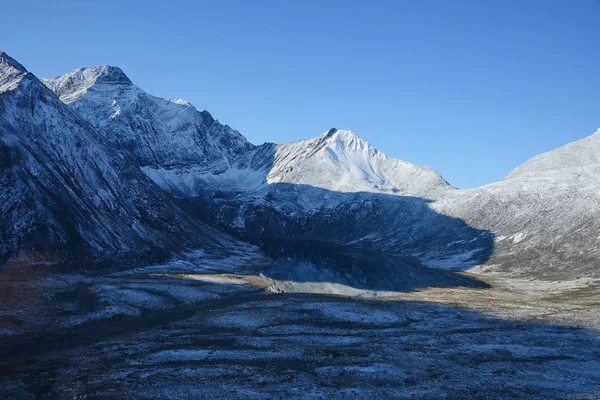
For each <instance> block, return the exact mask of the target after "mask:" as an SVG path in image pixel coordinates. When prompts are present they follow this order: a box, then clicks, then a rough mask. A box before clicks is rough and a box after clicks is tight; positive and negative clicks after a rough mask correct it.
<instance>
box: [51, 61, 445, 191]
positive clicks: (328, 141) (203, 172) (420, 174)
mask: <svg viewBox="0 0 600 400" xmlns="http://www.w3.org/2000/svg"><path fill="white" fill-rule="evenodd" d="M43 82H44V83H45V84H46V85H47V86H48V87H49V88H50V89H52V90H53V91H54V92H55V93H56V94H57V95H58V96H59V97H60V99H61V100H63V101H64V102H65V103H66V104H68V105H70V106H71V107H72V108H73V109H75V110H76V111H77V112H78V113H79V114H80V115H81V116H82V117H83V118H84V119H86V120H87V121H88V122H90V123H91V124H92V125H94V126H95V127H96V128H97V129H98V130H99V131H100V132H101V133H102V134H103V135H105V137H106V138H107V139H108V140H109V141H111V142H112V143H115V144H118V145H121V146H123V147H125V148H127V149H129V150H131V152H132V153H133V154H134V155H135V156H136V158H137V159H138V162H139V163H140V164H141V165H142V166H143V167H144V171H145V172H146V173H147V174H148V176H150V177H151V178H152V179H153V180H154V181H155V182H156V183H158V184H159V185H160V186H161V187H163V188H164V189H166V190H168V191H169V192H171V193H173V194H177V195H183V196H195V195H198V194H199V193H200V192H202V191H203V190H206V187H207V186H211V185H217V186H219V187H220V188H221V189H226V190H232V191H249V190H255V189H258V188H260V187H261V186H262V185H264V184H270V183H284V182H285V183H293V184H304V185H311V186H314V187H318V188H323V189H328V190H333V191H342V192H359V191H365V192H380V193H392V194H393V193H398V194H402V195H409V196H421V197H426V198H433V197H436V196H437V195H439V194H440V193H442V192H443V191H445V190H447V189H449V188H450V187H449V185H448V184H447V182H446V181H444V179H443V178H442V177H441V176H440V175H439V174H438V173H437V172H435V171H433V170H431V169H430V168H427V167H423V166H417V165H414V164H410V163H407V162H403V161H400V160H395V159H392V158H389V157H387V156H386V155H385V154H384V153H381V152H379V151H377V150H375V149H374V148H373V147H372V146H371V145H370V144H369V143H367V142H365V141H364V140H362V139H361V138H360V137H358V135H356V134H355V133H353V132H350V131H342V130H340V131H338V130H336V129H331V130H329V131H327V132H326V133H325V134H323V135H321V136H319V137H317V138H315V139H311V140H303V141H299V142H294V143H288V144H281V145H277V146H276V145H273V144H264V145H262V146H254V145H251V144H250V143H248V142H247V141H246V139H245V138H244V137H243V136H241V135H240V134H239V133H238V132H237V131H234V130H233V129H231V128H229V127H228V126H226V125H222V124H220V123H219V122H218V121H216V120H215V119H214V118H212V116H211V115H210V114H209V113H208V112H206V111H203V112H198V111H197V110H196V109H195V108H194V107H193V106H191V105H190V104H189V103H188V102H187V101H185V100H182V99H173V100H170V101H167V100H164V99H160V98H157V97H154V96H151V95H149V94H147V93H146V92H144V91H143V90H141V89H140V88H138V87H137V86H135V85H134V84H133V83H132V82H131V80H130V79H129V78H128V77H127V76H126V75H125V74H124V73H123V71H121V70H120V69H119V68H117V67H110V66H103V67H97V68H81V69H78V70H75V71H73V72H70V73H68V74H65V75H63V76H61V77H57V78H52V79H44V80H43Z"/></svg>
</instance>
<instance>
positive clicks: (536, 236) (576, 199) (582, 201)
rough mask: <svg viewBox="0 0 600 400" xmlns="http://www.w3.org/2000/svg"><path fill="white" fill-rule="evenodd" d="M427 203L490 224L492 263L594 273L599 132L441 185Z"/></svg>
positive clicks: (521, 269)
mask: <svg viewBox="0 0 600 400" xmlns="http://www.w3.org/2000/svg"><path fill="white" fill-rule="evenodd" d="M432 208H433V209H434V210H436V211H438V212H441V213H444V214H447V215H450V216H453V217H458V218H461V219H464V220H465V221H466V222H467V223H469V224H470V225H472V226H474V227H476V228H480V229H487V230H490V231H492V232H493V233H494V234H495V235H496V245H495V250H494V256H493V257H492V259H491V260H490V264H493V269H497V270H500V271H507V272H512V273H516V274H519V275H526V276H534V277H544V278H547V279H567V278H573V277H578V276H589V275H594V276H598V277H600V132H596V133H595V134H594V135H592V136H589V137H587V138H584V139H582V140H579V141H576V142H573V143H569V144H567V145H565V146H562V147H560V148H558V149H556V150H553V151H550V152H548V153H544V154H541V155H539V156H536V157H534V158H532V159H531V160H529V161H527V162H525V163H524V164H522V165H521V166H519V167H517V168H516V169H515V170H514V171H512V172H511V173H510V174H509V175H508V176H507V177H505V178H504V179H502V180H501V181H499V182H496V183H493V184H491V185H487V186H483V187H480V188H476V189H471V190H463V191H456V192H454V193H447V194H446V196H444V197H443V198H442V199H440V200H439V201H438V202H436V203H434V204H433V206H432Z"/></svg>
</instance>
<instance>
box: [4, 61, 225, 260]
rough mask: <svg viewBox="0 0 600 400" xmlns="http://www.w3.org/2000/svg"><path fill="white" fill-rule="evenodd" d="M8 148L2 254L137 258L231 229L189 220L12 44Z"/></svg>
mask: <svg viewBox="0 0 600 400" xmlns="http://www.w3.org/2000/svg"><path fill="white" fill-rule="evenodd" d="M0 155H1V157H0V216H1V217H2V218H0V235H1V236H0V237H1V240H0V262H1V263H6V262H8V261H16V260H19V259H21V260H25V261H27V262H44V263H63V262H69V263H79V264H84V265H92V264H94V265H97V264H101V263H108V264H109V265H116V264H127V265H132V264H133V265H136V264H142V263H145V262H152V261H156V260H159V259H164V258H165V257H167V256H168V255H169V254H170V253H172V252H174V251H179V250H183V249H191V248H198V247H201V246H211V245H216V244H217V242H218V241H219V240H220V237H225V236H224V235H222V234H220V233H219V232H218V231H216V230H214V229H212V228H210V227H208V226H206V225H204V224H201V223H199V222H194V221H191V220H190V219H189V218H188V217H187V216H186V215H185V214H184V213H183V212H182V211H181V210H179V209H178V208H177V207H176V206H175V205H174V204H173V202H172V201H171V199H170V197H169V196H168V195H167V194H165V193H164V192H162V191H161V190H159V189H158V188H157V187H156V186H155V185H154V184H153V183H152V181H150V180H149V179H148V178H147V177H146V176H145V175H144V174H143V173H142V172H141V171H140V169H139V165H137V164H136V162H135V160H134V159H133V157H131V155H130V154H129V153H128V152H126V151H123V152H119V151H118V150H116V149H115V148H114V147H111V146H110V144H108V143H107V142H106V141H105V140H104V139H103V138H102V136H101V135H99V134H98V132H97V131H96V130H95V129H94V128H93V127H92V126H91V125H90V124H89V123H87V122H86V121H84V120H83V119H82V118H81V117H80V116H79V115H78V114H77V113H76V112H74V111H73V110H72V109H71V108H69V107H67V106H66V105H65V104H64V103H62V102H61V101H60V100H59V99H58V97H57V96H56V95H55V94H54V93H53V92H52V91H50V90H49V89H48V88H47V87H46V86H45V85H44V84H42V82H41V81H40V80H38V78H36V77H35V76H34V75H33V74H31V73H30V72H28V71H27V70H26V69H25V68H24V67H23V66H22V65H21V64H19V63H18V62H17V61H15V60H14V59H12V58H11V57H9V56H8V55H7V54H5V53H0ZM220 235H221V236H220Z"/></svg>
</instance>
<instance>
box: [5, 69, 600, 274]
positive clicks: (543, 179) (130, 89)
mask: <svg viewBox="0 0 600 400" xmlns="http://www.w3.org/2000/svg"><path fill="white" fill-rule="evenodd" d="M13 69H14V67H13ZM17 70H18V69H17ZM23 73H24V72H23ZM25 74H26V73H25ZM17 75H19V72H14V70H11V69H9V68H4V70H3V75H2V77H3V80H2V86H0V87H2V90H3V101H4V102H5V103H6V99H8V98H10V96H7V95H6V94H5V93H13V92H18V93H20V97H24V96H23V94H22V93H21V92H23V89H22V88H21V89H19V90H16V89H15V88H16V87H17V86H18V85H17V83H18V81H19V80H18V79H17V80H15V76H17ZM26 75H27V74H26ZM27 76H31V75H30V74H28V75H27ZM31 79H33V78H31ZM15 82H17V83H15ZM35 82H38V83H39V81H37V80H35ZM43 82H44V84H45V85H46V86H47V87H48V88H50V89H52V90H53V91H54V92H55V93H56V95H58V96H59V98H60V99H61V100H62V101H63V102H64V104H62V105H60V106H57V105H55V103H56V102H58V99H57V98H56V97H53V96H50V95H49V94H46V95H45V96H42V97H41V98H37V97H33V99H32V98H31V96H30V97H29V100H26V101H23V100H19V101H18V104H20V105H21V104H26V103H27V104H30V103H31V104H34V106H33V107H34V113H33V115H34V116H35V112H39V110H38V111H36V110H37V108H36V107H35V105H37V103H41V106H40V107H38V108H39V109H42V110H43V109H44V107H48V104H51V105H52V110H53V111H52V112H54V113H57V111H54V110H56V109H58V110H59V111H58V114H60V118H59V117H56V118H55V120H56V122H52V123H50V122H48V121H54V120H53V119H52V117H50V116H43V117H37V119H35V118H34V120H28V118H29V116H28V114H27V112H25V111H23V110H26V109H27V108H26V107H25V106H19V107H21V108H22V109H19V110H17V111H18V112H16V111H15V112H12V111H11V112H8V111H5V112H4V114H3V115H4V120H2V122H3V124H4V125H5V126H7V127H10V129H7V128H5V129H4V130H5V131H6V132H11V131H14V132H21V131H27V132H31V131H32V129H31V126H35V127H37V126H39V125H43V126H44V129H47V130H53V129H56V130H57V132H58V131H60V132H62V130H65V129H67V130H68V129H71V133H69V134H72V132H76V131H77V129H80V130H83V131H85V132H87V135H88V136H89V137H91V138H92V139H87V140H88V142H90V143H97V147H99V148H101V149H104V150H103V151H105V152H106V153H107V154H109V155H108V156H106V157H108V158H109V159H110V160H112V158H111V157H113V158H115V157H114V155H115V154H116V155H118V157H116V158H117V159H116V161H110V160H109V161H108V162H107V164H108V165H109V166H113V165H123V167H122V168H123V169H126V170H127V171H131V172H130V175H127V179H134V180H135V181H136V182H146V183H145V184H144V185H143V186H144V188H147V190H148V191H154V192H155V193H154V194H155V196H156V197H153V199H157V200H156V201H157V202H159V203H161V204H163V205H164V204H167V205H168V206H164V207H166V208H167V209H169V210H171V212H172V213H175V214H177V213H178V212H180V211H178V208H177V207H185V209H186V210H187V212H189V213H191V215H188V216H186V218H187V219H188V222H187V223H192V224H196V223H197V224H201V222H198V221H203V222H207V223H209V224H210V225H212V226H213V227H217V228H218V229H220V230H223V231H226V232H229V233H234V234H236V235H237V236H238V237H240V238H242V239H244V240H247V241H250V242H252V243H255V244H258V245H260V246H261V247H262V248H263V250H264V251H265V252H267V253H268V254H269V255H271V256H272V257H274V258H276V259H283V258H289V257H292V258H303V259H305V260H306V259H308V260H309V261H311V262H313V263H315V264H319V265H325V266H323V268H332V269H333V270H334V271H336V272H335V274H337V275H338V276H342V275H344V274H346V278H348V279H349V280H350V281H355V282H357V281H360V280H361V279H362V280H369V279H374V278H373V271H379V270H378V268H382V267H381V266H382V265H386V267H385V268H386V270H385V271H383V270H381V271H380V272H382V274H384V275H386V274H387V275H389V274H392V275H393V274H399V275H398V276H400V277H402V278H401V280H402V279H413V280H414V281H416V282H417V281H420V282H425V281H428V279H429V281H431V279H432V277H433V276H434V275H435V274H436V273H434V272H431V271H430V270H429V269H427V267H442V268H445V269H451V270H464V269H467V268H471V267H473V266H476V265H479V264H483V263H485V265H484V267H483V269H485V268H488V269H492V270H502V271H511V272H515V273H516V272H520V273H522V274H524V275H529V276H536V277H540V276H541V277H546V276H547V277H562V278H565V277H568V276H572V275H573V274H575V275H576V274H589V273H591V272H590V271H592V272H593V271H597V270H598V262H597V260H598V258H599V257H598V256H599V255H600V253H599V244H598V242H599V239H598V235H597V233H596V232H597V231H598V228H600V218H598V217H597V216H598V215H600V214H599V213H598V206H597V204H600V203H599V201H598V200H600V199H599V197H600V190H598V189H600V188H599V181H598V179H597V178H596V177H597V176H598V174H597V173H598V172H599V167H598V165H599V164H598V159H599V158H600V157H599V155H600V145H599V143H600V134H598V133H597V134H595V135H593V136H591V137H589V138H586V139H583V140H582V141H579V142H575V143H572V144H569V145H567V146H564V147H562V148H560V149H557V150H555V151H553V152H549V153H546V154H543V155H540V156H538V157H535V158H533V159H532V160H530V161H528V162H527V163H525V164H523V165H522V166H520V167H518V168H517V169H515V170H514V171H513V172H512V173H511V174H509V175H508V176H507V177H506V178H505V179H503V180H502V181H500V182H497V183H494V184H491V185H487V186H484V187H481V188H477V189H471V190H457V189H455V188H453V187H452V186H450V185H449V184H448V183H447V182H446V181H445V180H444V179H443V178H442V177H441V176H440V175H439V174H438V173H437V172H435V171H433V170H431V169H430V168H427V167H424V166H418V165H414V164H411V163H407V162H404V161H401V160H396V159H393V158H390V157H388V156H386V155H385V154H384V153H382V152H380V151H378V150H376V149H374V148H373V147H372V146H371V145H370V144H369V143H368V142H366V141H364V140H363V139H361V138H360V137H359V136H358V135H356V134H355V133H353V132H351V131H345V130H337V129H330V130H328V131H327V132H325V133H324V134H322V135H321V136H318V137H315V138H313V139H309V140H302V141H298V142H294V143H287V144H279V145H276V144H272V143H266V144H263V145H260V146H255V145H253V144H251V143H249V142H248V141H247V140H246V139H245V138H244V137H243V136H242V135H240V134H239V133H238V132H237V131H235V130H233V129H231V128H229V127H228V126H226V125H223V124H221V123H219V122H218V121H217V120H215V119H214V118H213V117H212V116H211V115H210V114H209V113H208V112H206V111H202V112H200V111H198V110H196V109H195V108H194V107H193V106H192V105H190V104H189V103H188V102H187V101H185V100H182V99H172V100H164V99H160V98H157V97H154V96H151V95H149V94H147V93H146V92H144V91H143V90H142V89H140V88H138V87H137V86H135V85H134V84H133V83H132V82H131V80H130V79H129V78H128V77H127V76H126V75H125V74H124V73H123V71H121V70H120V69H119V68H117V67H108V66H104V67H97V68H82V69H78V70H76V71H73V72H71V73H68V74H66V75H64V76H61V77H57V78H52V79H44V80H43ZM38 92H40V93H41V92H43V90H42V89H38ZM48 93H49V92H48ZM12 96H15V97H17V96H16V95H14V94H13V95H12ZM48 99H51V100H48ZM15 101H16V100H15ZM28 102H29V103H28ZM7 104H8V103H7ZM3 107H4V110H8V108H7V105H4V104H3ZM14 107H16V106H14ZM19 107H17V108H19ZM23 107H25V108H23ZM69 109H70V110H71V111H67V110H69ZM19 113H24V114H23V115H22V116H21V117H17V118H15V117H14V116H15V115H20V114H19ZM7 116H10V118H11V119H10V121H9V122H10V123H7V122H6V121H7V120H6V118H7ZM29 119H30V118H29ZM64 120H66V121H67V122H65V121H64ZM15 121H16V122H15ZM84 121H86V122H87V124H86V122H84ZM67 123H71V124H74V125H77V126H78V128H77V129H75V128H65V127H64V126H63V125H64V124H67ZM36 129H37V128H36ZM23 137H25V136H23ZM10 140H12V139H10V136H9V135H8V134H6V133H5V134H4V136H3V143H12V142H11V141H10ZM53 140H56V139H55V138H53ZM61 140H65V141H66V142H68V143H77V140H76V139H74V138H69V135H64V137H62V138H61ZM33 142H34V143H35V141H33ZM86 143H87V142H86ZM13 147H14V146H13ZM13 147H10V145H8V144H3V147H2V149H3V150H2V151H3V152H4V153H6V154H13V153H11V152H14V151H13V150H12V149H13ZM71 147H73V146H69V145H68V144H62V145H61V146H59V150H57V151H58V152H59V153H60V152H62V151H65V150H64V149H69V151H71V152H74V151H79V152H82V151H86V152H90V151H92V149H94V148H95V147H94V146H92V145H85V146H82V147H83V150H82V149H81V147H77V146H74V148H75V149H78V150H71ZM107 149H108V150H107ZM117 149H118V150H117ZM45 151H49V150H48V149H39V152H40V153H41V154H44V152H45ZM37 152H38V150H37V149H36V151H35V152H34V153H36V154H37ZM113 152H114V154H113ZM110 154H112V155H110ZM11 157H12V156H11ZM70 157H72V156H70ZM13 158H14V157H13ZM72 158H73V157H72ZM86 159H87V158H86ZM91 159H93V160H96V159H98V160H102V157H100V158H98V157H92V158H91ZM77 160H79V159H77ZM45 162H46V161H44V162H40V165H41V164H44V163H45ZM78 162H79V161H78ZM88 162H91V161H88ZM111 163H112V164H111ZM119 163H121V164H119ZM50 164H51V162H50ZM3 165H7V163H6V162H4V164H3ZM4 168H7V167H6V166H5V167H4ZM99 168H100V170H102V171H103V173H106V172H105V171H107V170H108V169H107V168H108V167H104V164H102V165H101V166H100V167H99ZM81 169H85V170H86V171H87V170H88V167H87V166H86V167H85V168H84V167H81ZM63 170H64V171H67V172H68V173H67V174H66V176H69V177H70V176H71V175H72V174H73V171H75V172H77V169H75V170H74V169H73V167H71V166H68V167H64V168H63ZM134 170H135V172H133V171H134ZM140 170H141V171H140ZM141 172H143V174H142V173H141ZM63 174H65V172H63ZM115 174H116V175H117V176H118V179H117V178H115V181H118V182H119V184H120V185H124V186H127V188H129V187H130V185H129V183H128V182H129V181H128V180H127V179H126V178H120V177H119V176H120V175H119V172H118V171H117V172H115ZM136 174H137V175H136ZM134 175H135V178H132V177H133V176H134ZM10 176H11V175H10V174H5V175H4V176H3V179H4V181H5V182H8V181H7V179H9V178H7V177H10ZM34 176H35V175H34ZM75 176H77V175H75ZM86 177H87V176H86ZM146 177H147V178H150V180H148V179H147V178H146ZM86 179H87V180H86V184H87V183H88V180H89V182H93V183H94V184H96V185H97V187H98V189H94V190H95V191H99V192H101V193H103V192H102V190H103V186H102V184H99V183H98V182H97V181H95V180H94V179H92V178H86ZM13 180H14V179H13ZM25 181H26V180H25V179H23V182H25ZM151 181H153V182H154V183H155V184H156V185H158V187H160V188H162V189H163V190H164V191H166V192H168V193H169V194H171V196H167V195H165V194H162V193H161V192H160V191H158V190H157V187H156V186H154V185H153V184H151ZM11 182H12V181H11ZM109 182H112V181H109ZM123 182H125V183H123ZM22 184H23V185H25V183H22ZM5 185H7V184H5ZM63 185H64V184H63ZM81 185H82V187H84V188H85V187H86V186H85V184H84V183H81ZM115 185H116V183H115ZM6 187H8V185H7V186H6ZM122 190H125V189H122V188H118V190H116V189H113V190H112V192H115V193H119V194H120V193H121V192H122ZM95 191H93V190H92V189H90V191H89V193H87V192H86V193H84V194H82V195H81V196H83V197H84V198H85V199H84V200H85V201H88V202H89V201H92V200H90V199H93V201H96V202H98V201H100V200H102V199H103V197H102V196H103V195H98V193H96V192H95ZM106 191H107V192H111V191H110V190H108V189H106ZM5 193H8V192H6V191H5ZM75 193H76V194H77V193H79V191H77V192H75ZM144 193H146V192H144ZM69 195H70V194H68V195H65V196H66V197H67V198H68V197H69ZM5 197H6V198H9V197H10V198H11V199H12V198H15V197H16V195H15V194H14V193H13V194H6V195H5ZM114 197H115V198H119V197H120V195H116V196H114ZM32 198H35V196H33V195H32ZM61 198H62V195H61ZM98 199H100V200H98ZM84 200H81V201H84ZM111 201H112V200H111ZM114 201H116V200H114ZM132 202H133V200H132ZM172 202H176V203H177V204H178V206H175V205H173V203H172ZM34 203H35V201H33V200H32V204H34ZM6 204H11V203H6ZM12 204H16V202H14V201H13V203H12ZM98 204H101V203H98ZM136 204H137V203H136ZM152 206H157V207H158V206H159V205H156V204H155V203H154V202H152ZM10 207H13V208H14V207H15V206H14V205H13V206H9V207H8V208H6V210H3V213H9V210H12V209H13V208H10ZM89 207H90V208H94V211H93V212H95V213H98V214H102V215H104V211H100V210H99V209H98V205H97V204H90V205H89ZM142 208H143V209H146V206H144V207H140V209H142ZM150 208H151V207H150ZM108 210H109V211H107V212H108V213H109V214H110V212H111V211H110V210H111V208H110V207H108ZM138 211H139V210H138ZM10 212H13V211H10ZM22 212H23V213H27V212H29V213H32V212H33V211H32V208H31V207H29V208H27V207H25V208H24V210H23V211H22ZM139 212H140V213H142V211H139ZM165 212H166V211H165ZM89 213H92V211H89ZM40 214H43V215H46V214H48V213H45V212H40ZM15 215H17V214H15ZM169 215H170V216H169V217H168V218H166V219H165V223H167V222H169V223H170V222H171V221H179V219H178V218H179V217H176V216H173V215H171V214H169ZM137 217H138V216H137V215H136V218H133V217H132V219H131V221H130V222H131V223H132V224H133V225H135V224H134V223H133V221H134V220H135V221H137ZM97 218H98V219H100V216H98V217H97ZM142 219H143V218H142ZM18 220H20V219H19V218H17V217H15V218H14V219H13V220H12V221H11V220H10V219H8V221H9V222H7V223H6V224H5V227H3V229H4V231H6V232H8V233H7V234H6V235H7V237H10V238H15V237H24V234H23V233H18V234H13V228H12V227H9V225H11V224H12V225H14V226H15V227H18V226H20V225H19V223H18ZM190 221H191V222H190ZM121 222H122V221H121ZM12 225H11V226H12ZM25 225H26V224H25ZM90 226H91V225H90ZM183 226H185V223H183V224H181V225H178V227H179V228H180V229H186V228H183ZM14 229H16V228H14ZM123 229H125V228H123ZM136 229H137V228H136ZM176 230H177V229H176V228H173V227H171V228H167V231H169V232H174V231H176ZM136 232H138V233H139V231H138V230H136ZM215 232H216V231H215ZM154 233H155V234H157V235H159V234H164V230H163V228H157V230H156V232H154ZM144 234H145V233H144ZM215 234H216V233H215ZM193 236H194V235H188V237H193ZM98 240H100V239H98ZM153 240H154V239H152V240H151V242H152V241H153ZM160 240H162V239H160ZM94 243H95V242H94ZM99 243H100V242H99ZM112 243H113V245H115V243H117V242H115V241H114V240H113V242H112ZM103 246H105V243H104V242H101V244H100V245H98V246H97V247H98V248H101V247H103ZM13 247H14V246H13ZM109 248H110V247H109ZM86 251H87V250H86ZM375 255H377V256H375ZM380 255H383V256H385V257H393V258H394V261H393V262H391V263H390V262H389V260H386V261H381V260H379V261H376V260H378V259H377V257H378V256H380ZM348 257H350V258H351V261H350V259H348ZM490 257H491V258H490ZM323 263H324V264H323ZM279 265H282V264H281V263H280V264H279ZM348 265H353V267H351V268H350V267H347V266H348ZM390 265H391V267H390ZM344 266H345V267H344ZM390 268H391V269H390ZM367 270H368V271H370V272H369V273H366V272H365V271H367ZM408 271H411V272H408ZM277 273H278V274H280V273H281V270H278V272H277ZM365 273H366V275H365ZM594 273H595V272H594ZM348 274H350V275H351V276H348ZM375 275H376V273H375ZM346 278H344V279H346ZM436 279H437V278H436ZM440 279H442V278H440ZM449 279H450V280H452V279H454V278H449ZM388 280H389V279H388ZM434 280H435V279H434ZM442 280H444V279H442Z"/></svg>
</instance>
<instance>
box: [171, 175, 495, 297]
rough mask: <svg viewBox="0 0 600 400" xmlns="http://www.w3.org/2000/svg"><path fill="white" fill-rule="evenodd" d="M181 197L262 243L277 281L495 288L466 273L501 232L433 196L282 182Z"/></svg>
mask: <svg viewBox="0 0 600 400" xmlns="http://www.w3.org/2000/svg"><path fill="white" fill-rule="evenodd" d="M178 202H179V204H180V205H181V206H182V207H183V208H185V209H187V210H188V212H191V213H193V214H194V215H195V217H200V218H201V219H203V220H204V221H206V222H208V223H210V224H212V225H214V226H217V227H218V228H219V229H222V230H225V231H227V232H230V233H233V234H235V235H237V236H238V237H240V238H241V239H243V240H246V241H248V242H250V243H253V244H256V245H258V246H260V247H261V248H262V250H263V251H264V252H265V253H266V254H267V255H268V256H270V257H271V258H273V259H274V260H275V263H274V264H273V265H272V266H271V267H269V268H267V269H266V270H265V271H264V272H263V274H264V275H265V276H267V277H269V278H272V279H276V280H285V281H292V282H298V283H308V282H314V283H324V284H329V283H331V284H340V285H345V286H349V287H352V288H355V289H361V290H373V291H403V292H408V291H413V290H417V289H422V288H427V287H455V286H468V287H478V288H485V287H488V285H487V284H486V283H484V282H482V281H480V280H477V279H475V278H472V277H469V276H466V275H464V274H461V273H460V272H461V271H465V270H467V269H469V268H471V267H473V266H475V265H478V264H482V263H484V262H486V261H487V260H488V259H489V257H490V256H491V254H492V253H493V250H494V235H493V234H492V233H491V232H489V231H486V230H481V229H476V228H473V227H471V226H469V225H468V224H467V223H465V222H464V221H463V220H461V219H458V218H453V217H449V216H446V215H443V214H440V213H438V212H436V211H435V210H433V209H432V208H430V207H429V204H430V203H431V200H428V199H424V198H419V197H410V196H400V195H393V194H381V193H370V192H357V193H344V192H335V191H331V190H326V189H322V188H316V187H313V186H309V185H300V184H291V183H275V184H268V185H267V184H265V185H264V186H263V187H262V188H261V189H259V190H255V191H251V192H225V191H218V190H213V191H206V192H204V193H203V195H201V196H199V197H195V198H180V199H178Z"/></svg>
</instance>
